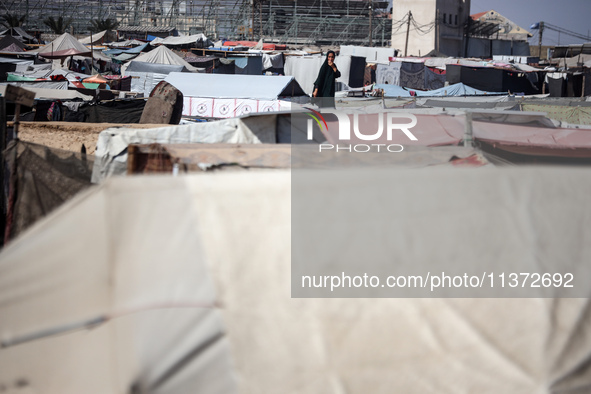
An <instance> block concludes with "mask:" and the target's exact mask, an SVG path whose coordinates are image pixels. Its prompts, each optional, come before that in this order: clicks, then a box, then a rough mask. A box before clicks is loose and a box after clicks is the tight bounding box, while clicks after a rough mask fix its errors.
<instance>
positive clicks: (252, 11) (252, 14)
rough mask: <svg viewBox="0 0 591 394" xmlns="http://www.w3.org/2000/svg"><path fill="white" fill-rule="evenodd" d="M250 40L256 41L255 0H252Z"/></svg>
mask: <svg viewBox="0 0 591 394" xmlns="http://www.w3.org/2000/svg"><path fill="white" fill-rule="evenodd" d="M250 40H251V41H254V0H250Z"/></svg>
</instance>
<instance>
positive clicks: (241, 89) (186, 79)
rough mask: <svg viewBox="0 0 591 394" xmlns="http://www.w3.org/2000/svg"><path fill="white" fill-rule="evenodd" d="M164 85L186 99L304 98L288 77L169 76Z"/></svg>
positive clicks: (181, 74) (300, 89) (297, 85)
mask: <svg viewBox="0 0 591 394" xmlns="http://www.w3.org/2000/svg"><path fill="white" fill-rule="evenodd" d="M165 81H166V82H168V83H170V84H172V85H173V86H174V87H176V88H177V89H179V90H180V91H181V92H182V93H183V96H185V97H213V98H251V99H260V100H274V99H277V98H278V97H280V96H303V95H305V93H304V91H303V90H302V88H301V87H300V85H299V84H298V83H297V81H296V80H295V78H294V77H291V76H265V75H231V74H195V73H170V74H169V75H168V77H166V79H165Z"/></svg>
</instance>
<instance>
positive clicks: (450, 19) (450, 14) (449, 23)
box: [449, 14, 451, 25]
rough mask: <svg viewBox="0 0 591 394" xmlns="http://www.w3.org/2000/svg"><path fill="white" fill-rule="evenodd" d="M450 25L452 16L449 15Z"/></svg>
mask: <svg viewBox="0 0 591 394" xmlns="http://www.w3.org/2000/svg"><path fill="white" fill-rule="evenodd" d="M449 24H450V25H451V14H449Z"/></svg>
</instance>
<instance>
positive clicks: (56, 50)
mask: <svg viewBox="0 0 591 394" xmlns="http://www.w3.org/2000/svg"><path fill="white" fill-rule="evenodd" d="M35 52H36V53H37V54H38V55H39V56H41V57H44V58H47V59H63V58H66V57H69V56H90V55H91V52H90V48H87V47H85V46H84V44H82V43H81V42H80V41H78V40H77V39H76V38H75V37H74V36H72V35H70V34H69V33H64V34H62V35H61V36H59V37H58V38H56V39H55V40H53V41H52V42H50V43H49V44H47V45H45V46H44V47H42V48H39V49H38V50H36V51H35Z"/></svg>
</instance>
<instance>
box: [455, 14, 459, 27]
mask: <svg viewBox="0 0 591 394" xmlns="http://www.w3.org/2000/svg"><path fill="white" fill-rule="evenodd" d="M455 25H456V26H457V25H458V14H456V23H455Z"/></svg>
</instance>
